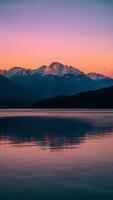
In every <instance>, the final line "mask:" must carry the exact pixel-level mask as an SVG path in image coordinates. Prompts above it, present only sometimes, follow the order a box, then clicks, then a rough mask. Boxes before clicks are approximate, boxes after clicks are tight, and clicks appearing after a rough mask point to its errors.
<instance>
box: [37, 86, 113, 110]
mask: <svg viewBox="0 0 113 200" xmlns="http://www.w3.org/2000/svg"><path fill="white" fill-rule="evenodd" d="M33 108H113V86H111V87H109V88H102V89H99V90H96V91H88V92H82V93H78V94H76V95H72V96H60V97H55V98H52V99H47V100H43V101H39V102H36V103H35V104H33Z"/></svg>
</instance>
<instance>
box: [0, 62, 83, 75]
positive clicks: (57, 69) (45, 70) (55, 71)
mask: <svg viewBox="0 0 113 200" xmlns="http://www.w3.org/2000/svg"><path fill="white" fill-rule="evenodd" d="M0 74H1V75H3V76H5V77H7V78H11V77H14V76H27V75H41V76H45V75H54V76H64V75H66V74H69V75H70V74H72V75H75V76H77V75H83V74H84V73H83V72H82V71H80V70H78V69H76V68H74V67H72V66H67V65H63V64H61V63H58V62H54V63H52V64H50V65H49V66H46V65H43V66H41V67H40V68H37V69H35V70H32V69H25V68H22V67H13V68H11V69H9V70H1V71H0Z"/></svg>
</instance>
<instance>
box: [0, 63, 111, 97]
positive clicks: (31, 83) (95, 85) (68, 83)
mask: <svg viewBox="0 0 113 200" xmlns="http://www.w3.org/2000/svg"><path fill="white" fill-rule="evenodd" d="M0 74H1V75H3V76H4V77H6V78H8V79H10V80H13V82H16V83H17V84H19V85H21V86H22V87H24V88H25V89H27V90H29V92H30V93H31V95H32V96H34V97H35V98H37V99H45V98H50V97H55V96H59V95H71V94H76V93H78V92H82V91H89V90H96V89H99V88H102V87H109V86H112V85H113V79H112V78H109V77H106V76H104V75H101V74H97V73H89V74H85V73H84V72H82V71H80V70H79V69H77V68H75V67H72V66H67V65H63V64H61V63H58V62H53V63H52V64H50V65H49V66H46V65H43V66H41V67H40V68H37V69H25V68H22V67H13V68H11V69H9V70H1V71H0Z"/></svg>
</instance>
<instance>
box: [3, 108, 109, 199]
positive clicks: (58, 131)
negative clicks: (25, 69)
mask: <svg viewBox="0 0 113 200" xmlns="http://www.w3.org/2000/svg"><path fill="white" fill-rule="evenodd" d="M0 199H1V200H83V199H87V200H101V199H102V200H112V199H113V110H96V109H95V110H85V109H84V110H83V109H78V110H77V109H75V110H71V109H67V110H66V109H61V110H49V109H47V110H16V109H15V110H10V109H7V110H0Z"/></svg>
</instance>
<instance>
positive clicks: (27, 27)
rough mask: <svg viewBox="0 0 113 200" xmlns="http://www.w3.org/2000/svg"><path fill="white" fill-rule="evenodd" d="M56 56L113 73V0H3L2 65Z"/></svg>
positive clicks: (0, 25)
mask: <svg viewBox="0 0 113 200" xmlns="http://www.w3.org/2000/svg"><path fill="white" fill-rule="evenodd" d="M53 61H59V62H62V63H64V64H69V65H72V66H75V67H78V68H79V69H81V70H83V71H85V72H89V71H97V72H101V73H104V74H107V75H108V74H109V75H112V74H113V0H0V69H6V68H9V67H12V66H25V67H32V68H37V67H38V66H41V65H42V64H46V65H48V64H50V63H51V62H53Z"/></svg>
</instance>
